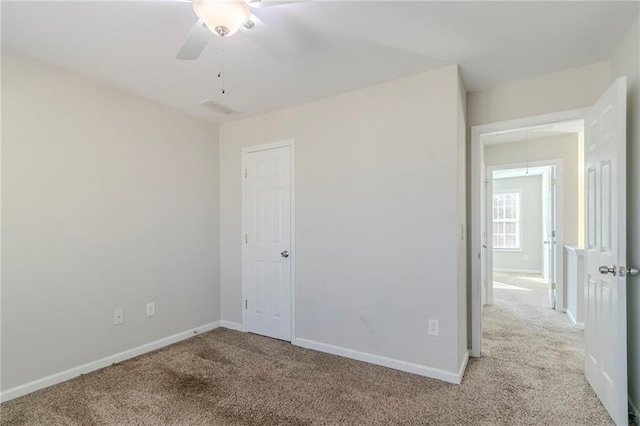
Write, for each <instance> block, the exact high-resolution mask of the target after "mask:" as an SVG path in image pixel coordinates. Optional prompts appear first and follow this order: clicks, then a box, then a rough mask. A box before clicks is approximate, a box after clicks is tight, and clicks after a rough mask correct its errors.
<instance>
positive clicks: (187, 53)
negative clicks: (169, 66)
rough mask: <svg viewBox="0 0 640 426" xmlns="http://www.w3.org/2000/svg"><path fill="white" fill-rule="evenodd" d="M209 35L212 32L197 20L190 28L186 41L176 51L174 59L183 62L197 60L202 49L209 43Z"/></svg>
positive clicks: (200, 20)
mask: <svg viewBox="0 0 640 426" xmlns="http://www.w3.org/2000/svg"><path fill="white" fill-rule="evenodd" d="M211 35H212V32H211V31H209V28H207V26H206V25H205V24H204V22H203V21H202V19H198V22H196V24H195V25H194V26H193V28H191V31H190V32H189V35H188V36H187V39H186V40H185V42H184V44H183V45H182V47H181V48H180V50H179V51H178V55H176V58H178V59H181V60H185V61H193V60H195V59H198V57H200V54H201V53H202V51H203V50H204V47H205V46H206V45H207V43H208V42H209V39H210V38H211Z"/></svg>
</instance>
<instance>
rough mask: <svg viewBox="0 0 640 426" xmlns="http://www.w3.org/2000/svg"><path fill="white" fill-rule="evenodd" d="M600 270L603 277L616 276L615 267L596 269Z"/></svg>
mask: <svg viewBox="0 0 640 426" xmlns="http://www.w3.org/2000/svg"><path fill="white" fill-rule="evenodd" d="M598 269H599V270H600V273H601V274H603V275H607V274H611V275H614V276H615V275H616V267H615V266H614V267H612V268H609V267H608V266H601V267H599V268H598Z"/></svg>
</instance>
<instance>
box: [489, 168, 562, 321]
mask: <svg viewBox="0 0 640 426" xmlns="http://www.w3.org/2000/svg"><path fill="white" fill-rule="evenodd" d="M526 167H555V171H556V192H555V203H554V210H555V211H554V213H555V219H556V220H555V221H556V227H555V228H556V229H555V231H556V250H555V262H556V308H555V310H556V311H558V312H564V311H565V308H564V303H565V300H564V287H565V286H564V265H563V263H564V262H563V255H564V250H563V249H562V248H563V247H564V237H563V229H562V221H563V219H564V216H563V213H564V212H563V205H562V204H563V203H562V202H563V197H564V193H563V192H564V191H563V179H562V178H563V176H562V159H551V160H539V161H529V162H528V163H511V164H500V165H498V166H487V182H488V184H487V189H486V191H485V196H486V198H487V201H486V203H487V212H486V214H485V219H486V222H487V223H486V224H485V226H486V229H487V249H486V251H487V259H488V260H487V263H488V264H489V265H491V267H490V268H488V271H491V272H490V273H491V275H489V277H491V278H493V271H494V270H493V227H492V226H490V225H491V222H492V220H491V218H490V215H489V212H490V211H491V209H492V207H491V206H492V205H493V200H490V199H489V198H490V196H491V195H492V194H493V187H492V186H491V184H492V183H493V172H495V171H497V170H510V169H524V168H526ZM541 190H542V188H541ZM543 196H544V194H543ZM491 216H493V215H491ZM543 220H544V219H543ZM541 249H542V247H541ZM489 282H491V285H489ZM486 302H487V304H489V305H491V304H493V279H491V280H487V288H486Z"/></svg>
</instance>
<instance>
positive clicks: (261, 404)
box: [0, 276, 612, 426]
mask: <svg viewBox="0 0 640 426" xmlns="http://www.w3.org/2000/svg"><path fill="white" fill-rule="evenodd" d="M496 280H497V281H500V282H501V283H503V284H498V285H497V287H498V288H496V289H495V305H493V306H491V307H488V308H487V309H486V310H485V314H484V322H483V326H484V345H485V356H484V357H483V358H481V359H472V360H471V361H470V363H469V366H468V368H467V372H466V374H465V377H464V380H463V383H462V384H461V385H453V384H448V383H444V382H441V381H438V380H433V379H428V378H424V377H420V376H416V375H412V374H408V373H403V372H399V371H395V370H391V369H387V368H383V367H378V366H374V365H370V364H366V363H363V362H358V361H353V360H349V359H345V358H340V357H337V356H332V355H327V354H323V353H320V352H315V351H311V350H307V349H302V348H299V347H295V346H293V345H291V344H288V343H285V342H281V341H277V340H272V339H269V338H265V337H260V336H256V335H252V334H246V333H240V332H235V331H230V330H226V329H218V330H214V331H212V332H209V333H205V334H202V335H199V336H197V337H194V338H192V339H189V340H187V341H184V342H181V343H178V344H175V345H172V346H169V347H167V348H164V349H161V350H159V351H156V352H153V353H150V354H146V355H143V356H140V357H138V358H135V359H132V360H129V361H126V362H122V363H120V364H116V365H114V366H111V367H108V368H105V369H103V370H99V371H96V372H93V373H90V374H87V375H84V376H81V377H78V378H76V379H74V380H71V381H68V382H65V383H61V384H59V385H56V386H53V387H51V388H48V389H43V390H41V391H38V392H35V393H32V394H30V395H27V396H24V397H21V398H18V399H15V400H12V401H8V402H6V403H3V404H2V405H1V406H0V410H1V411H0V415H1V424H2V425H7V426H8V425H93V424H95V425H306V424H310V425H337V424H344V425H424V424H434V425H460V424H474V425H520V424H529V425H603V424H612V423H611V420H610V418H609V416H608V415H607V413H606V412H605V410H604V408H603V407H602V405H601V404H600V402H599V401H598V399H597V398H596V396H595V394H594V393H593V391H592V390H591V388H590V387H589V385H588V384H587V382H586V380H585V379H584V374H583V367H582V365H583V359H582V341H583V333H582V332H580V331H578V330H576V329H574V328H572V327H571V326H570V324H569V322H568V320H567V319H566V317H565V316H564V315H562V314H558V313H557V312H554V311H552V310H551V309H549V308H547V307H546V305H545V303H546V302H545V297H546V293H545V291H546V290H545V289H544V285H542V284H540V283H538V282H536V280H535V278H533V277H524V278H519V279H512V278H510V277H507V276H497V277H496Z"/></svg>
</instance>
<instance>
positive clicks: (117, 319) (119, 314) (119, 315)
mask: <svg viewBox="0 0 640 426" xmlns="http://www.w3.org/2000/svg"><path fill="white" fill-rule="evenodd" d="M123 322H124V309H116V310H115V311H113V325H119V324H122V323H123Z"/></svg>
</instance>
